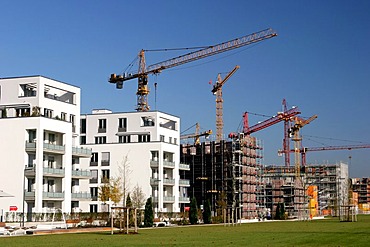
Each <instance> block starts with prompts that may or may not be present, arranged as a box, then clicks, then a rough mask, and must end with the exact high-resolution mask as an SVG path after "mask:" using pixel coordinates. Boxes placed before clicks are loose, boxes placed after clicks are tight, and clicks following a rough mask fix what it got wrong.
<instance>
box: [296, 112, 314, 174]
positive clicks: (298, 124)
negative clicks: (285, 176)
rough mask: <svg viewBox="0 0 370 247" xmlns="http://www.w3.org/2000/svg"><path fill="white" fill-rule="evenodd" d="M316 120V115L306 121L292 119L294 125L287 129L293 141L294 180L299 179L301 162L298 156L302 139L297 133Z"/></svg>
mask: <svg viewBox="0 0 370 247" xmlns="http://www.w3.org/2000/svg"><path fill="white" fill-rule="evenodd" d="M316 118H317V115H313V116H311V117H310V118H308V119H303V118H301V117H298V116H296V117H295V118H294V125H293V126H292V127H291V128H290V129H289V133H290V135H291V136H292V137H293V138H292V141H294V159H295V176H296V178H300V177H301V160H300V154H301V141H302V137H301V135H300V133H299V130H300V129H301V128H302V127H303V126H305V125H307V124H309V123H311V122H312V121H313V120H315V119H316Z"/></svg>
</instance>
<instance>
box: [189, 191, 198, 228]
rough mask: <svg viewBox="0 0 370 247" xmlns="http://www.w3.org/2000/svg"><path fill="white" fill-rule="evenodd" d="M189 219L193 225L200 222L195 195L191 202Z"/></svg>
mask: <svg viewBox="0 0 370 247" xmlns="http://www.w3.org/2000/svg"><path fill="white" fill-rule="evenodd" d="M189 221H190V224H192V225H194V224H197V223H198V206H197V199H195V197H193V199H191V202H190V211H189Z"/></svg>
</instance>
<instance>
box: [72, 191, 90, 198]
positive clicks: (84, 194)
mask: <svg viewBox="0 0 370 247" xmlns="http://www.w3.org/2000/svg"><path fill="white" fill-rule="evenodd" d="M91 198H92V197H91V194H90V193H89V192H78V193H72V199H87V200H90V199H91Z"/></svg>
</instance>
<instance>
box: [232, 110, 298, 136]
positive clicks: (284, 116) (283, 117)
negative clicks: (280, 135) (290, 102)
mask: <svg viewBox="0 0 370 247" xmlns="http://www.w3.org/2000/svg"><path fill="white" fill-rule="evenodd" d="M300 113H301V112H300V111H299V109H298V107H293V108H291V109H289V110H287V111H284V112H278V113H277V115H276V116H273V117H271V118H269V119H267V120H265V121H263V122H260V123H258V124H256V125H253V126H251V127H249V122H248V112H245V113H244V114H243V133H244V134H245V135H250V134H252V133H254V132H257V131H260V130H262V129H265V128H267V127H270V126H271V125H274V124H277V123H279V122H281V121H290V120H292V118H293V117H294V116H296V115H298V114H300ZM236 136H237V135H236V134H235V133H230V134H229V138H235V137H236Z"/></svg>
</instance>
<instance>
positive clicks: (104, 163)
mask: <svg viewBox="0 0 370 247" xmlns="http://www.w3.org/2000/svg"><path fill="white" fill-rule="evenodd" d="M109 160H110V153H109V152H103V153H101V165H102V166H109Z"/></svg>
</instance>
